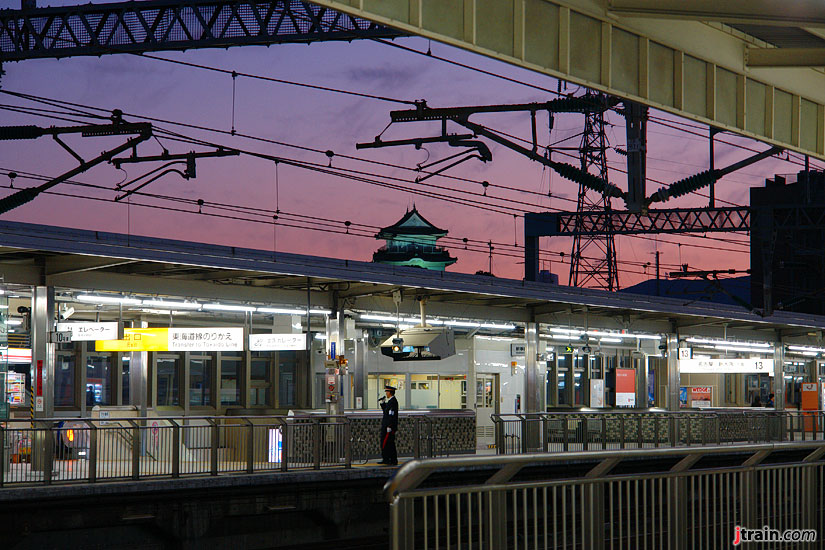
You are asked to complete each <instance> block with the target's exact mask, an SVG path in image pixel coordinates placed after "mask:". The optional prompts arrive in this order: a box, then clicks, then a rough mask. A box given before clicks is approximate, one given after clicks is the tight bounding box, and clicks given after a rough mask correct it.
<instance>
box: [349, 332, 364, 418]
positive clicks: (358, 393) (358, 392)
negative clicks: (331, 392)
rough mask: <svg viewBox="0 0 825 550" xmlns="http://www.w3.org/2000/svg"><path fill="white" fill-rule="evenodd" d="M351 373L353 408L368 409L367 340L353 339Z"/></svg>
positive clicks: (361, 338)
mask: <svg viewBox="0 0 825 550" xmlns="http://www.w3.org/2000/svg"><path fill="white" fill-rule="evenodd" d="M349 372H350V375H351V376H352V408H354V409H366V408H367V396H366V385H367V384H366V382H367V339H366V338H364V337H360V338H355V339H353V351H352V358H350V360H349Z"/></svg>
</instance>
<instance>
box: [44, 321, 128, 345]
mask: <svg viewBox="0 0 825 550" xmlns="http://www.w3.org/2000/svg"><path fill="white" fill-rule="evenodd" d="M57 332H70V333H71V341H72V342H91V341H94V340H117V336H118V334H117V322H106V323H57Z"/></svg>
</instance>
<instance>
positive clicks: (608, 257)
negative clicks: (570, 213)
mask: <svg viewBox="0 0 825 550" xmlns="http://www.w3.org/2000/svg"><path fill="white" fill-rule="evenodd" d="M589 95H590V97H592V98H593V99H594V103H599V104H601V103H603V102H604V101H605V98H604V97H602V96H601V94H599V95H596V94H592V95H591V94H589ZM584 117H585V118H584V133H583V135H582V141H581V147H580V152H579V155H580V157H581V168H582V170H584V171H586V172H591V173H593V174H595V175H597V176H599V177H600V178H602V179H603V180H605V181H609V180H608V173H607V152H606V150H607V136H606V135H605V125H604V111H603V110H602V109H594V110H592V111H587V112H585V113H584ZM576 210H577V211H578V212H586V211H591V210H593V211H602V212H610V196H609V195H606V194H600V193H598V192H596V191H592V190H589V189H588V188H587V187H585V186H584V185H579V200H578V204H577V207H576ZM608 218H609V217H605V219H608ZM577 225H578V224H577ZM576 229H577V230H580V229H582V228H580V227H578V226H577V227H576ZM569 285H570V286H577V287H583V286H590V287H592V288H598V289H601V290H619V275H618V272H617V270H616V247H615V245H614V242H613V235H612V234H610V233H608V234H606V235H597V236H584V235H578V234H577V235H576V236H575V237H573V251H572V252H571V256H570V279H569Z"/></svg>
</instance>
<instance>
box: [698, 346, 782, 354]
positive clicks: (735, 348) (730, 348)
mask: <svg viewBox="0 0 825 550" xmlns="http://www.w3.org/2000/svg"><path fill="white" fill-rule="evenodd" d="M713 347H714V349H718V350H720V351H741V352H743V353H773V349H764V348H763V349H755V348H749V347H745V346H713Z"/></svg>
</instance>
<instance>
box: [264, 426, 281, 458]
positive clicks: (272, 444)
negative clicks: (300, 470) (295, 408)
mask: <svg viewBox="0 0 825 550" xmlns="http://www.w3.org/2000/svg"><path fill="white" fill-rule="evenodd" d="M268 443H269V444H268V446H267V447H268V449H267V450H268V451H269V452H268V453H267V458H268V459H269V462H281V456H282V453H283V445H284V440H283V435H282V434H281V428H269V441H268Z"/></svg>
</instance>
